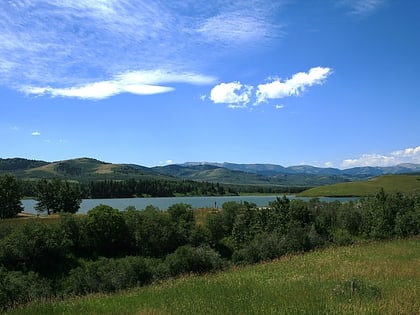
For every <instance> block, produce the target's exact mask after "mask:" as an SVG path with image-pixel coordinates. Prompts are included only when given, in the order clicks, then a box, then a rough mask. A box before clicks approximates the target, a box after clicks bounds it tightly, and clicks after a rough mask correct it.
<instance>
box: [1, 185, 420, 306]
mask: <svg viewBox="0 0 420 315" xmlns="http://www.w3.org/2000/svg"><path fill="white" fill-rule="evenodd" d="M7 178H8V179H12V177H7ZM14 183H15V182H14V181H12V184H14ZM44 184H45V183H44ZM47 184H51V183H48V182H47ZM10 187H15V186H14V185H10ZM46 187H48V186H46ZM54 187H55V186H54ZM57 187H60V189H58V190H57V191H58V194H57V196H55V197H54V198H52V200H55V198H57V200H56V201H54V203H53V204H54V205H58V206H59V207H58V208H55V209H52V208H51V212H52V213H54V212H57V210H58V211H60V209H61V207H64V210H65V205H66V204H67V201H69V200H70V201H71V199H72V198H67V197H68V196H67V195H66V192H69V191H70V190H69V187H71V186H68V185H66V184H65V183H64V184H61V186H57ZM46 191H47V192H50V190H49V189H47V190H46ZM0 192H1V194H0V204H1V205H2V207H0V210H2V209H3V206H5V205H7V202H5V201H8V200H9V199H7V198H5V197H8V196H10V195H11V194H9V193H7V190H5V189H2V190H1V191H0ZM3 192H6V194H3ZM12 195H13V194H12ZM14 195H15V197H16V196H17V194H14ZM41 197H42V196H41ZM62 198H64V199H62ZM15 199H16V200H14V202H12V205H13V204H15V203H17V202H20V201H19V198H15ZM46 199H48V200H50V199H49V198H46ZM9 201H10V200H9ZM12 201H13V200H12ZM64 201H66V203H65V202H64ZM68 204H70V206H71V209H70V211H69V213H60V214H59V215H58V218H57V217H56V219H53V220H48V219H46V220H44V219H40V218H24V219H19V220H16V219H4V220H0V309H3V310H6V309H9V308H12V307H15V306H17V305H19V304H25V303H27V302H36V303H38V302H39V301H42V300H45V299H57V298H71V297H72V296H79V295H86V294H92V293H112V292H118V291H121V290H125V289H129V288H135V287H142V286H148V285H151V284H154V283H156V282H160V281H166V280H167V279H170V278H173V277H179V276H181V275H185V274H190V273H193V274H205V273H209V272H214V271H219V270H224V269H226V268H230V266H243V265H248V264H255V263H258V262H261V261H268V260H271V259H277V258H279V257H282V256H288V255H290V254H292V253H301V252H307V251H312V250H314V249H320V248H326V247H330V246H343V245H349V244H352V243H355V242H360V241H364V240H376V239H392V238H395V237H412V236H416V235H419V234H420V196H419V195H405V194H402V193H386V192H385V191H384V190H381V191H379V192H378V193H377V194H376V195H375V196H374V197H370V198H366V199H361V200H359V201H355V202H345V203H341V202H339V201H336V202H322V201H320V200H319V199H311V200H310V201H303V200H299V199H294V200H289V199H288V198H286V197H285V196H283V197H281V198H280V197H278V198H277V199H276V200H275V201H273V202H270V203H269V204H268V205H267V207H262V208H261V207H257V206H256V205H255V204H252V203H248V202H241V203H238V202H226V203H224V204H223V205H222V207H221V209H210V210H201V211H198V210H196V211H194V209H192V207H191V206H190V205H188V204H175V205H172V206H171V207H169V208H168V209H167V210H166V211H162V210H161V209H158V208H156V207H153V206H148V207H146V208H145V209H136V208H134V207H128V208H127V209H125V210H124V211H120V210H119V209H114V208H112V207H109V206H105V205H99V206H97V207H95V208H93V209H91V210H90V211H88V213H87V214H86V215H75V214H73V213H72V212H74V211H73V210H74V208H73V207H72V205H73V203H72V202H69V203H68ZM6 208H8V207H6ZM10 208H11V209H14V207H10ZM61 210H62V209H61ZM343 285H344V284H343ZM363 285H364V284H363V283H362V286H363Z"/></svg>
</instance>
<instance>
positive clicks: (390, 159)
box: [341, 146, 420, 168]
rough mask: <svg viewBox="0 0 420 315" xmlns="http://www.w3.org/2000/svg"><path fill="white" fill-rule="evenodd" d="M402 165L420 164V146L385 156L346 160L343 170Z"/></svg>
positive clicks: (368, 156) (363, 156) (366, 156)
mask: <svg viewBox="0 0 420 315" xmlns="http://www.w3.org/2000/svg"><path fill="white" fill-rule="evenodd" d="M401 163H420V146H417V147H414V148H407V149H403V150H398V151H394V152H391V153H390V154H388V155H383V154H363V155H362V156H361V157H359V158H356V159H346V160H344V161H343V162H342V163H341V166H342V167H343V168H349V167H358V166H393V165H397V164H401Z"/></svg>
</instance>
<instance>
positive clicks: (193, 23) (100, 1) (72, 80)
mask: <svg viewBox="0 0 420 315" xmlns="http://www.w3.org/2000/svg"><path fill="white" fill-rule="evenodd" d="M271 3H272V1H269V0H246V1H243V2H240V3H236V2H230V1H227V2H226V3H223V5H222V4H221V3H217V4H209V3H208V1H205V0H197V1H185V2H182V3H181V2H180V3H176V2H171V1H167V2H166V1H146V0H96V1H92V0H67V1H61V0H25V1H22V0H9V1H1V2H0V84H3V85H7V86H10V87H14V88H17V89H20V90H24V91H26V92H28V93H34V94H38V93H41V94H48V95H54V96H66V97H83V98H85V96H86V95H90V94H92V95H93V96H92V97H87V98H93V99H100V98H105V97H108V96H111V95H115V94H118V93H122V92H129V93H135V94H153V93H161V92H168V91H171V90H172V89H173V86H172V85H171V84H172V83H176V82H182V83H186V84H197V82H198V81H201V83H200V84H210V82H211V83H213V81H212V80H209V78H210V76H207V75H202V74H201V73H202V69H204V68H206V69H208V68H209V67H208V65H207V64H206V63H207V62H208V60H209V59H211V58H213V56H214V55H217V53H223V51H224V50H225V49H226V47H227V46H229V47H235V48H236V49H246V47H247V46H255V45H259V44H261V43H264V42H265V43H269V42H270V40H271V39H272V38H273V36H278V35H279V32H276V31H274V30H279V29H280V26H278V25H277V23H276V21H275V19H274V18H273V15H272V12H273V10H274V9H275V8H277V7H278V6H274V5H273V4H271ZM196 56H201V58H197V57H196ZM205 56H207V57H208V58H206V57H205ZM136 72H139V73H141V74H142V75H144V73H147V72H149V73H152V74H153V73H156V72H167V74H166V76H165V78H164V79H163V80H162V79H161V77H162V76H161V75H158V76H157V77H158V79H156V80H155V81H156V82H155V83H151V81H153V80H146V83H136V84H133V85H125V84H124V80H125V78H124V76H126V75H131V76H133V75H135V73H136ZM168 73H171V75H168ZM186 74H189V75H186ZM121 76H122V77H121ZM179 77H181V79H180V78H179ZM187 77H189V78H187ZM163 83H166V84H165V85H161V84H163ZM23 87H24V88H23ZM105 88H106V89H109V92H99V91H98V90H101V91H102V90H103V89H105ZM90 91H94V92H92V93H91V92H90ZM95 95H97V96H95Z"/></svg>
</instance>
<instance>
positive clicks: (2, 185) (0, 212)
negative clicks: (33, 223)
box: [0, 174, 23, 219]
mask: <svg viewBox="0 0 420 315" xmlns="http://www.w3.org/2000/svg"><path fill="white" fill-rule="evenodd" d="M21 199H22V194H21V191H20V187H19V184H18V181H17V180H16V177H15V176H13V175H11V174H4V175H1V176H0V218H1V219H4V218H11V217H15V216H16V215H17V214H18V213H19V212H21V211H23V207H22V203H21V201H20V200H21Z"/></svg>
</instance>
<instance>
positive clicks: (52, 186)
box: [35, 179, 82, 214]
mask: <svg viewBox="0 0 420 315" xmlns="http://www.w3.org/2000/svg"><path fill="white" fill-rule="evenodd" d="M81 196H82V194H81V191H80V187H79V186H78V185H71V184H70V183H69V182H62V181H61V180H60V179H53V180H52V181H47V180H46V179H42V180H40V181H39V182H38V184H37V196H36V199H37V201H38V203H37V205H36V206H35V209H36V210H37V211H40V212H44V211H47V214H50V213H51V212H52V213H58V212H70V213H76V212H77V211H78V210H79V207H80V203H81V202H82V198H81Z"/></svg>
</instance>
